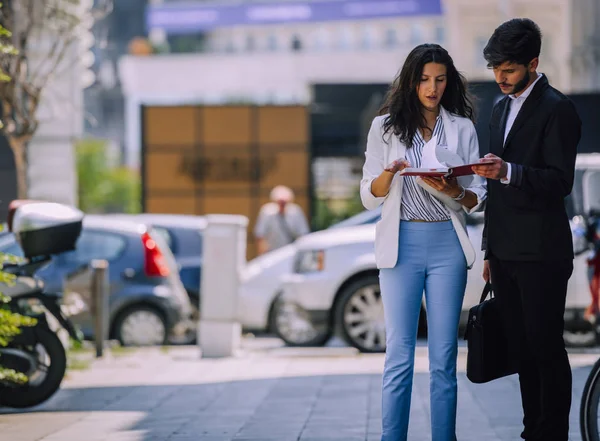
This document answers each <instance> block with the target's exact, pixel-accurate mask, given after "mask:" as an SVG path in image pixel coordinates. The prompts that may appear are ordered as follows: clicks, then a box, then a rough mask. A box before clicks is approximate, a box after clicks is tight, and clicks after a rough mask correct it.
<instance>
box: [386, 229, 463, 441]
mask: <svg viewBox="0 0 600 441" xmlns="http://www.w3.org/2000/svg"><path fill="white" fill-rule="evenodd" d="M379 280H380V285H381V297H382V299H383V306H384V312H385V328H386V344H387V348H386V354H385V367H384V372H383V403H382V406H383V407H382V411H383V414H382V417H383V421H382V424H383V427H382V429H383V432H382V438H381V439H382V441H405V440H406V439H407V433H408V416H409V411H410V399H411V393H412V382H413V371H414V359H415V343H416V339H417V326H418V322H419V311H420V309H421V301H422V298H423V291H425V302H426V306H427V326H428V346H429V372H430V401H431V434H432V439H433V441H455V440H456V434H455V431H456V430H455V429H456V392H457V387H456V356H457V345H458V323H459V320H460V312H461V309H462V302H463V297H464V293H465V286H466V282H467V265H466V261H465V257H464V254H463V251H462V248H461V246H460V242H459V241H458V237H457V236H456V232H455V231H454V227H453V226H452V223H451V222H450V221H448V222H406V221H402V222H401V223H400V235H399V246H398V262H397V263H396V266H395V267H394V268H389V269H388V268H385V269H381V271H380V273H379Z"/></svg>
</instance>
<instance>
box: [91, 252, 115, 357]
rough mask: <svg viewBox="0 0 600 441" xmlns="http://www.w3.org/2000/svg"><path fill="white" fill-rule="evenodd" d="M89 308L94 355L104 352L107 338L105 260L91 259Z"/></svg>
mask: <svg viewBox="0 0 600 441" xmlns="http://www.w3.org/2000/svg"><path fill="white" fill-rule="evenodd" d="M90 267H91V269H92V286H91V288H92V289H91V294H92V295H91V297H92V298H91V308H92V317H93V318H94V343H95V346H96V357H98V358H99V357H102V355H103V354H104V344H105V342H106V341H107V340H108V327H109V320H108V319H109V317H108V316H109V304H108V296H109V294H110V293H109V280H108V262H107V261H106V260H92V262H91V264H90Z"/></svg>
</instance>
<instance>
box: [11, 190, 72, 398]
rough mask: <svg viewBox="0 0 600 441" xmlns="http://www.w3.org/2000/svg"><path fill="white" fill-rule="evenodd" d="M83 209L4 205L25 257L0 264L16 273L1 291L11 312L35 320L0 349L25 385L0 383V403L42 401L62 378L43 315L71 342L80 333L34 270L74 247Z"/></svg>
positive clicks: (56, 345)
mask: <svg viewBox="0 0 600 441" xmlns="http://www.w3.org/2000/svg"><path fill="white" fill-rule="evenodd" d="M82 221H83V213H82V212H81V211H79V210H77V209H75V208H72V207H68V206H65V205H62V204H55V203H45V202H32V201H14V202H13V203H12V204H11V205H10V207H9V216H8V227H9V230H10V231H12V232H13V233H14V234H15V237H16V239H17V241H18V242H19V244H20V245H21V248H22V250H23V254H24V257H25V259H24V261H22V262H18V263H9V264H4V266H3V268H2V271H4V272H7V273H10V274H12V275H14V276H15V280H14V283H11V284H6V286H2V287H1V288H0V291H1V292H2V293H3V294H4V295H6V296H9V297H10V298H11V301H10V302H9V304H8V306H9V309H10V310H11V311H12V312H15V313H18V314H21V315H25V316H28V317H33V318H35V319H36V324H35V325H34V326H31V327H23V328H21V333H20V334H19V335H17V336H16V337H15V338H14V339H13V340H12V341H11V342H10V343H9V345H8V346H7V347H4V348H0V363H1V364H2V366H3V367H5V368H8V369H14V370H15V371H17V372H20V373H22V374H24V375H25V376H27V378H28V380H27V382H26V383H25V384H9V383H5V384H1V385H0V406H6V407H13V408H25V407H31V406H35V405H38V404H41V403H43V402H44V401H46V400H47V399H49V398H50V397H51V396H52V395H54V393H55V392H56V391H57V390H58V388H59V387H60V384H61V383H62V380H63V378H64V376H65V371H66V367H67V356H66V351H65V347H64V345H63V343H62V341H61V340H60V338H59V336H58V335H57V333H56V332H54V331H53V329H52V327H51V325H50V322H49V321H48V318H47V317H48V315H50V316H53V317H54V318H55V320H56V321H57V322H58V323H59V324H60V326H61V327H62V328H64V329H65V330H66V331H67V332H68V334H69V335H70V336H71V337H72V338H73V339H75V340H77V341H80V340H81V339H80V335H79V332H78V331H77V330H76V329H75V327H74V326H73V324H72V323H71V322H70V321H69V320H68V318H66V317H65V315H64V314H63V313H62V311H61V306H60V303H61V297H62V294H60V293H46V292H44V285H43V282H42V281H41V280H39V279H37V278H35V276H34V274H35V273H36V271H38V270H39V269H40V268H42V267H43V266H45V265H46V264H48V263H49V262H50V260H51V259H52V256H53V255H56V254H60V253H64V252H67V251H71V250H74V249H75V244H76V242H77V239H78V238H79V235H80V234H81V227H82Z"/></svg>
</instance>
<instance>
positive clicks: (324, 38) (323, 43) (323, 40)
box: [313, 28, 329, 51]
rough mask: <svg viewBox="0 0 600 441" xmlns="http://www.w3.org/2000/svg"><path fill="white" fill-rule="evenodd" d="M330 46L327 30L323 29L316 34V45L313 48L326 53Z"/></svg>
mask: <svg viewBox="0 0 600 441" xmlns="http://www.w3.org/2000/svg"><path fill="white" fill-rule="evenodd" d="M328 46H329V32H327V30H326V29H324V28H321V29H319V30H318V31H316V32H315V33H314V44H313V47H314V49H315V50H317V51H324V50H326V49H327V48H328Z"/></svg>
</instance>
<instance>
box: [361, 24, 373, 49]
mask: <svg viewBox="0 0 600 441" xmlns="http://www.w3.org/2000/svg"><path fill="white" fill-rule="evenodd" d="M361 34H362V35H361V42H360V45H361V47H362V48H363V49H372V48H373V47H374V46H375V32H374V31H373V27H372V26H370V25H365V26H363V28H362V32H361Z"/></svg>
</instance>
